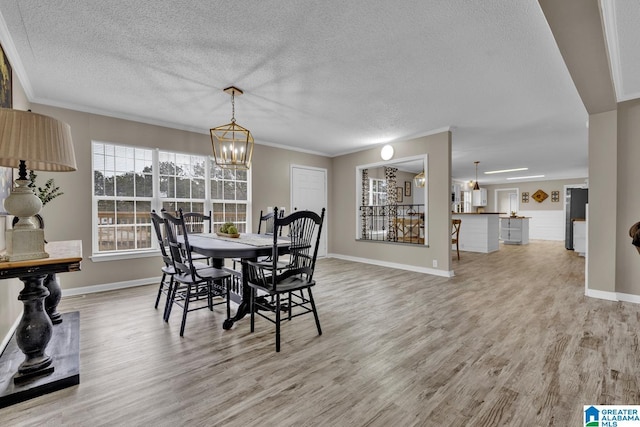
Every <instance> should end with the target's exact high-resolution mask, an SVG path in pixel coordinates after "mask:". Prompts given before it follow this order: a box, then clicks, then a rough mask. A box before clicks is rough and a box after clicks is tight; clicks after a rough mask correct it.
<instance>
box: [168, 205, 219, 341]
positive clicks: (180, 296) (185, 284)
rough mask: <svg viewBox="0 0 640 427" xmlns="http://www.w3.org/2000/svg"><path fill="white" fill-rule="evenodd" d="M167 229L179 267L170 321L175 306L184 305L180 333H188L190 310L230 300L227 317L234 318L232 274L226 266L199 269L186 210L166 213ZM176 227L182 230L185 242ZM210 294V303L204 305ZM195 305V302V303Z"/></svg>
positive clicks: (174, 263)
mask: <svg viewBox="0 0 640 427" xmlns="http://www.w3.org/2000/svg"><path fill="white" fill-rule="evenodd" d="M164 222H165V232H166V234H167V241H168V243H169V250H170V254H171V260H172V262H173V267H174V269H175V274H174V276H173V279H174V286H173V288H172V290H171V295H170V297H169V298H170V301H169V307H168V309H167V316H166V320H168V319H169V316H170V315H171V307H172V306H173V305H174V304H176V305H178V306H180V307H182V323H181V325H180V336H183V335H184V329H185V325H186V322H187V313H189V312H191V311H194V310H200V309H203V308H209V310H211V311H213V307H214V306H216V305H219V304H224V303H226V308H227V319H229V318H230V317H231V305H230V298H229V289H230V287H231V274H230V273H229V272H227V271H225V270H223V269H220V268H215V267H207V268H202V269H197V268H196V267H195V265H194V262H193V259H192V257H191V252H192V251H191V246H190V245H189V231H188V229H187V225H186V223H185V220H184V215H183V213H182V209H180V210H179V211H178V216H177V217H175V216H173V215H171V214H169V213H165V214H164ZM175 230H181V235H182V236H181V239H182V240H181V241H180V240H178V236H177V234H176V232H175ZM218 296H220V297H223V298H224V300H225V301H223V302H219V303H215V304H214V303H213V298H214V297H218ZM205 297H206V305H203V304H201V303H202V301H203V300H204V299H205ZM194 304H195V305H194Z"/></svg>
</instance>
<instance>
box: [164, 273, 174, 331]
mask: <svg viewBox="0 0 640 427" xmlns="http://www.w3.org/2000/svg"><path fill="white" fill-rule="evenodd" d="M173 286H174V283H173V275H171V277H170V279H169V286H168V287H167V299H166V301H165V302H164V313H162V318H163V319H164V321H165V322H166V321H168V320H169V314H168V313H169V307H170V304H172V301H171V294H172V293H173Z"/></svg>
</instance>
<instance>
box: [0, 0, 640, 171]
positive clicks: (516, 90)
mask: <svg viewBox="0 0 640 427" xmlns="http://www.w3.org/2000/svg"><path fill="white" fill-rule="evenodd" d="M0 14H1V15H2V16H1V18H3V19H4V23H5V24H6V27H5V28H3V29H2V28H0V29H1V30H3V31H0V36H2V43H3V45H4V46H8V47H9V48H8V49H6V50H7V55H8V56H9V57H10V59H11V61H12V63H13V64H14V71H15V73H16V74H17V76H18V77H19V78H20V79H21V81H23V82H24V83H25V90H26V92H27V96H28V97H29V99H30V100H31V101H32V102H36V103H42V104H49V105H55V106H61V107H66V108H71V109H76V110H81V111H88V112H95V113H100V114H106V115H110V116H115V117H122V118H127V119H132V120H138V121H142V122H147V123H155V124H161V125H165V126H170V127H176V128H180V129H188V130H193V131H197V132H203V133H208V129H209V128H210V127H212V126H217V125H220V124H224V123H227V122H228V121H229V119H230V118H231V103H230V97H229V95H227V94H225V93H224V92H223V91H222V89H224V88H225V87H227V86H230V85H235V86H237V87H239V88H241V89H242V90H244V91H245V94H244V95H243V96H241V97H239V98H237V99H236V119H237V121H238V123H239V124H241V125H242V126H244V127H247V128H249V129H250V130H251V131H252V133H253V135H254V137H255V139H256V142H257V143H259V144H270V145H278V146H285V147H292V148H296V149H301V150H307V151H311V152H316V153H322V154H326V155H330V156H335V155H339V154H342V153H348V152H353V151H358V150H361V149H364V148H366V147H369V146H372V145H378V144H382V143H384V142H389V141H394V140H404V139H407V138H410V137H415V136H420V135H425V134H428V133H432V132H434V131H438V130H442V129H446V128H450V129H451V130H452V132H453V178H454V179H460V180H469V179H472V178H473V177H474V176H475V166H474V164H473V162H474V161H475V160H478V161H480V162H481V163H480V167H479V169H480V171H481V172H482V171H486V170H491V169H506V168H514V167H529V170H528V171H527V172H526V174H527V175H539V174H544V175H546V179H555V178H572V177H585V176H587V128H586V125H585V124H586V120H587V113H586V111H585V108H584V106H583V105H582V103H581V101H580V98H579V96H578V94H577V91H576V89H575V87H574V85H573V83H572V81H571V78H570V76H569V74H568V72H567V69H566V66H565V64H564V62H563V61H562V58H561V56H560V53H559V51H558V48H557V46H556V44H555V41H554V38H553V36H552V34H551V31H550V29H549V26H548V24H547V22H546V21H545V18H544V16H543V14H542V11H541V10H540V6H539V5H538V2H537V1H536V0H518V1H504V0H483V1H481V2H469V1H467V0H450V1H439V0H402V1H396V2H390V1H371V0H367V1H365V0H350V1H346V2H345V1H342V0H324V1H314V2H311V1H299V0H261V1H246V0H240V1H233V2H229V1H211V0H202V1H195V0H190V1H186V0H183V1H177V0H156V1H153V2H144V1H137V2H134V1H104V0H100V1H96V0H58V1H41V0H0ZM0 27H2V22H0ZM620 40H622V37H621V38H620ZM635 78H636V79H637V75H636V76H635ZM521 174H522V173H521ZM480 179H481V183H482V182H484V183H491V182H499V181H500V180H502V179H504V176H499V175H492V176H486V177H481V178H480Z"/></svg>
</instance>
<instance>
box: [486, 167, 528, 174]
mask: <svg viewBox="0 0 640 427" xmlns="http://www.w3.org/2000/svg"><path fill="white" fill-rule="evenodd" d="M527 170H529V168H515V169H502V170H499V171H487V172H485V173H484V174H485V175H492V174H494V173H507V172H520V171H527Z"/></svg>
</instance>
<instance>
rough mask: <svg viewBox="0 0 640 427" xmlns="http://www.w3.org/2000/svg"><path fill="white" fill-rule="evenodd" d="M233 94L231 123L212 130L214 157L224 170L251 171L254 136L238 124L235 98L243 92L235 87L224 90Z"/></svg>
mask: <svg viewBox="0 0 640 427" xmlns="http://www.w3.org/2000/svg"><path fill="white" fill-rule="evenodd" d="M224 91H225V92H227V93H229V94H231V122H230V123H228V124H226V125H222V126H218V127H214V128H211V129H210V133H211V144H212V145H213V156H214V159H215V162H216V165H218V166H220V167H221V168H223V169H245V170H246V169H249V168H250V167H251V158H252V156H253V145H254V141H253V136H252V135H251V132H250V131H249V129H246V128H244V127H242V126H240V125H239V124H237V123H236V118H235V96H236V95H241V94H242V91H241V90H240V89H238V88H236V87H234V86H231V87H228V88H226V89H225V90H224Z"/></svg>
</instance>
